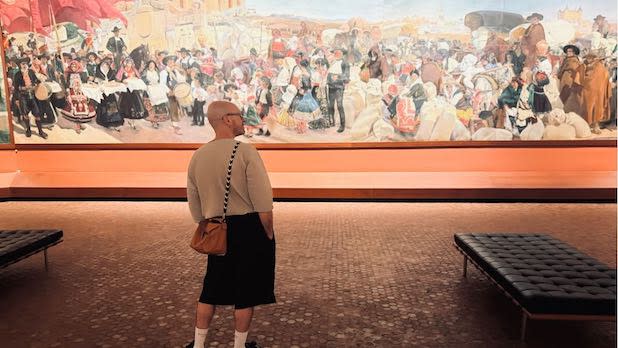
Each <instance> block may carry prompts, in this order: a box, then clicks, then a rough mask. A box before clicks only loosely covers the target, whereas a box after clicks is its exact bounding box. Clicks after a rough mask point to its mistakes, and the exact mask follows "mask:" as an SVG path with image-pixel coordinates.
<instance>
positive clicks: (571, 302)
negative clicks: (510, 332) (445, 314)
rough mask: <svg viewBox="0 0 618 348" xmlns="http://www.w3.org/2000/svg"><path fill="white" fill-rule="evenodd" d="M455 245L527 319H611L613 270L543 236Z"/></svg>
mask: <svg viewBox="0 0 618 348" xmlns="http://www.w3.org/2000/svg"><path fill="white" fill-rule="evenodd" d="M454 238H455V246H456V247H457V249H458V250H459V251H460V252H461V253H462V254H463V255H464V271H463V273H464V277H465V276H466V273H467V265H468V260H470V262H472V264H474V265H475V266H476V267H477V268H478V269H479V270H480V271H481V272H482V273H484V274H485V275H486V276H487V277H488V278H489V279H490V280H492V281H493V282H494V283H495V284H496V285H497V286H498V287H499V288H500V289H501V290H502V291H503V292H504V293H505V294H506V295H507V296H509V297H510V298H511V299H512V300H513V302H515V304H517V305H518V306H520V307H521V308H522V329H521V339H522V340H523V339H525V337H526V323H527V319H545V320H612V321H613V320H616V312H615V308H616V270H615V269H610V268H609V267H607V266H606V265H604V264H602V263H600V262H599V261H597V260H595V259H593V258H591V257H590V256H588V255H586V254H584V253H582V252H580V251H578V250H576V249H575V248H573V247H571V246H570V245H568V244H566V243H564V242H561V241H559V240H557V239H554V238H552V237H549V236H547V235H542V234H455V236H454Z"/></svg>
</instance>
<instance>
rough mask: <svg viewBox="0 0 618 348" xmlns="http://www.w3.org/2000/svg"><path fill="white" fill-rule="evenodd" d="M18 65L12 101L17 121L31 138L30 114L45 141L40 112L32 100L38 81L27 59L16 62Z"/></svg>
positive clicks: (45, 136) (14, 78)
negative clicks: (14, 105)
mask: <svg viewBox="0 0 618 348" xmlns="http://www.w3.org/2000/svg"><path fill="white" fill-rule="evenodd" d="M18 63H19V71H18V72H17V73H15V75H14V77H13V87H14V94H13V99H14V100H15V104H16V105H17V112H16V114H17V115H18V117H17V119H18V120H19V121H20V122H21V123H22V124H23V126H24V128H25V129H26V136H27V137H30V136H32V130H31V129H30V117H29V114H30V113H32V115H33V116H34V119H35V122H36V126H37V129H38V131H39V136H40V137H41V138H43V139H47V134H46V133H45V132H44V131H43V128H42V127H41V111H40V108H39V105H38V103H37V101H36V100H35V98H34V88H35V87H36V85H37V84H39V79H38V78H37V77H36V75H35V74H34V71H32V69H30V68H29V66H28V64H29V63H30V59H29V58H27V57H26V58H21V59H19V60H18Z"/></svg>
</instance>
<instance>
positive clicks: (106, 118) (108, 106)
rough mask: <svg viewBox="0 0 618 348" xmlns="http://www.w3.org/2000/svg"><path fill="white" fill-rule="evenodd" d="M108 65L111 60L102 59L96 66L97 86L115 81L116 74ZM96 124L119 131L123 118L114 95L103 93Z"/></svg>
mask: <svg viewBox="0 0 618 348" xmlns="http://www.w3.org/2000/svg"><path fill="white" fill-rule="evenodd" d="M110 65H111V60H109V59H104V60H103V61H101V63H99V65H97V69H96V72H95V75H94V77H95V81H96V82H97V83H98V84H99V86H105V85H106V84H109V83H110V82H112V81H115V75H116V72H115V71H114V70H113V69H112V68H111V66H110ZM96 122H97V123H98V124H100V125H101V126H103V127H106V128H111V129H113V130H115V131H118V132H119V131H120V126H122V125H123V124H124V118H123V117H122V115H121V114H120V111H119V108H118V99H117V98H116V93H103V98H102V99H101V103H99V105H98V106H97V119H96Z"/></svg>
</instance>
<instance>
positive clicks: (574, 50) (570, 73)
mask: <svg viewBox="0 0 618 348" xmlns="http://www.w3.org/2000/svg"><path fill="white" fill-rule="evenodd" d="M562 50H563V52H564V53H565V54H566V57H564V59H563V60H562V63H561V64H560V69H559V70H558V75H557V76H558V80H559V81H560V86H559V88H560V100H561V101H562V104H563V105H564V112H566V113H569V112H575V113H576V114H578V115H581V114H582V110H581V105H582V81H581V76H580V69H579V66H580V65H581V62H580V61H579V57H578V55H579V47H577V46H574V45H566V46H564V48H563V49H562Z"/></svg>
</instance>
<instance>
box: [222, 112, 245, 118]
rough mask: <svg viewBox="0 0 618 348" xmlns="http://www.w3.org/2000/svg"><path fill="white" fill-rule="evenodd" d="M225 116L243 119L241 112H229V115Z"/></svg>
mask: <svg viewBox="0 0 618 348" xmlns="http://www.w3.org/2000/svg"><path fill="white" fill-rule="evenodd" d="M223 116H238V117H241V118H242V114H241V113H240V112H229V113H227V114H223Z"/></svg>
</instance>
